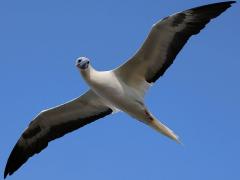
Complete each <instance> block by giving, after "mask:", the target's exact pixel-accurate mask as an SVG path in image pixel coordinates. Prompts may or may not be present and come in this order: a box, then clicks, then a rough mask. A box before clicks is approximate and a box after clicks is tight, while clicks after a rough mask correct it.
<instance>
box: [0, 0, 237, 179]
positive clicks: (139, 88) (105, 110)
mask: <svg viewBox="0 0 240 180" xmlns="http://www.w3.org/2000/svg"><path fill="white" fill-rule="evenodd" d="M235 2H236V1H225V2H217V3H213V4H207V5H203V6H199V7H195V8H191V9H188V10H185V11H182V12H178V13H175V14H173V15H170V16H168V17H165V18H163V19H161V20H160V21H158V22H157V23H155V24H154V25H153V26H152V28H151V30H150V32H149V34H148V36H147V38H146V40H145V41H144V42H143V44H142V46H141V47H140V49H139V50H138V51H137V52H136V53H135V54H134V55H133V56H132V57H131V58H130V59H129V60H128V61H126V62H125V63H123V64H122V65H120V66H119V67H117V68H116V69H113V70H108V71H97V70H96V69H94V68H93V66H92V65H91V63H90V59H89V58H87V57H79V58H77V60H76V63H75V65H76V68H77V69H78V71H79V72H80V74H81V75H82V77H83V79H84V80H85V82H86V83H87V84H88V85H89V87H90V89H89V90H88V91H87V92H86V93H84V94H82V95H81V96H80V97H78V98H76V99H73V100H71V101H69V102H66V103H64V104H61V105H59V106H56V107H53V108H50V109H46V110H43V111H41V112H40V113H39V114H38V115H37V116H36V117H35V118H34V119H33V120H32V121H31V122H30V124H29V125H28V127H27V128H26V129H25V130H24V132H23V133H22V135H21V136H20V138H19V140H18V141H17V143H16V144H15V146H14V148H13V150H12V151H11V153H10V156H9V158H8V160H7V163H6V167H5V171H4V178H6V177H7V176H8V175H12V174H13V173H14V172H15V171H17V170H18V169H19V168H20V167H21V166H22V165H23V164H24V163H25V162H26V161H27V160H28V159H29V158H30V157H31V156H33V155H35V154H38V153H40V152H41V151H42V150H43V149H44V148H46V147H47V146H48V143H49V142H50V141H52V140H55V139H57V138H60V137H62V136H64V135H65V134H67V133H70V132H72V131H74V130H77V129H79V128H81V127H83V126H85V125H87V124H90V123H92V122H94V121H96V120H98V119H101V118H104V117H105V116H107V115H110V114H113V113H117V112H125V113H127V114H128V115H129V116H131V117H133V118H134V119H137V120H138V121H140V122H142V123H144V124H146V125H147V126H149V127H151V128H153V129H155V130H156V131H158V132H160V133H162V134H163V135H165V136H167V137H169V138H170V139H172V140H174V141H176V142H178V143H180V140H179V137H178V135H177V134H176V133H174V132H173V131H172V130H171V129H170V128H169V127H167V126H166V125H165V124H163V123H162V122H160V121H159V120H158V118H157V117H155V116H154V115H153V114H152V113H151V112H150V110H149V109H148V108H147V106H146V104H145V102H144V97H145V94H146V92H147V90H148V89H149V88H150V87H151V86H152V85H153V84H154V83H155V82H156V81H157V80H158V79H159V78H160V77H161V76H163V74H164V73H165V71H166V70H167V69H168V67H169V66H170V65H171V64H172V63H173V62H174V60H175V57H176V56H177V54H178V53H179V52H180V51H181V49H182V48H183V46H184V45H185V44H186V42H187V41H188V39H189V38H190V37H191V36H193V35H196V34H198V33H199V32H200V31H201V30H202V29H203V28H204V27H205V26H206V25H207V24H208V23H209V22H210V21H211V20H212V19H214V18H216V17H217V16H219V15H220V14H221V13H223V12H224V11H225V10H227V9H228V8H229V7H231V5H232V4H233V3H235Z"/></svg>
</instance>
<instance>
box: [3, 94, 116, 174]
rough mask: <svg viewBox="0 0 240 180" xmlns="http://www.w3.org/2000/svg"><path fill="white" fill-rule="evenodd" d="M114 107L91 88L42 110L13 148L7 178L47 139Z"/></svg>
mask: <svg viewBox="0 0 240 180" xmlns="http://www.w3.org/2000/svg"><path fill="white" fill-rule="evenodd" d="M112 112H113V110H112V109H111V108H110V107H108V106H107V105H105V104H104V103H103V102H102V100H101V98H100V97H99V96H97V95H96V94H95V93H94V92H93V91H92V90H89V91H88V92H86V93H85V94H83V95H82V96H80V97H79V98H76V99H74V100H72V101H70V102H67V103H66V104H63V105H60V106H57V107H54V108H52V109H48V110H45V111H42V112H41V113H40V114H39V115H38V116H37V117H36V118H35V119H34V120H33V121H32V122H31V123H30V124H29V126H28V128H27V129H26V130H25V131H24V132H23V134H22V135H21V137H20V139H19V140H18V142H17V143H16V145H15V147H14V148H13V150H12V152H11V154H10V156H9V158H8V161H7V165H6V167H5V172H4V177H6V176H7V175H8V174H9V175H11V174H13V173H14V172H15V171H16V170H17V169H18V168H20V167H21V166H22V165H23V164H24V163H25V162H26V161H27V160H28V158H29V157H31V156H33V155H34V154H37V153H39V152H40V151H42V150H43V149H44V148H46V147H47V145H48V142H50V141H52V140H54V139H56V138H59V137H61V136H63V135H65V134H67V133H69V132H71V131H74V130H76V129H78V128H80V127H83V126H85V125H87V124H89V123H92V122H94V121H96V120H97V119H100V118H103V117H104V116H107V115H109V114H111V113H112Z"/></svg>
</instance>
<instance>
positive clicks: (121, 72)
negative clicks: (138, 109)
mask: <svg viewBox="0 0 240 180" xmlns="http://www.w3.org/2000/svg"><path fill="white" fill-rule="evenodd" d="M232 3H235V1H226V2H220V3H215V4H209V5H205V6H200V7H196V8H192V9H189V10H186V11H183V12H180V13H176V14H173V15H171V16H169V17H166V18H164V19H162V20H161V21H159V22H158V23H156V24H154V25H153V27H152V29H151V31H150V33H149V35H148V37H147V39H146V40H145V42H144V43H143V45H142V47H141V48H140V49H139V50H138V51H137V53H136V54H135V55H134V56H133V57H132V58H131V59H130V60H129V61H127V62H126V63H124V64H123V65H122V66H120V67H119V68H117V69H115V70H114V72H115V73H116V74H117V76H118V77H119V78H121V79H122V80H123V81H124V82H125V83H127V84H128V85H130V86H132V87H134V88H136V89H138V90H140V91H143V93H144V91H145V90H146V89H147V88H146V87H148V86H147V84H148V83H153V82H155V81H156V80H157V79H158V78H159V77H160V76H162V75H163V74H164V72H165V71H166V70H167V68H168V67H169V66H170V65H171V64H172V63H173V61H174V59H175V57H176V56H177V54H178V53H179V51H180V50H181V49H182V47H183V46H184V45H185V43H186V42H187V41H188V39H189V38H190V37H191V36H192V35H195V34H198V33H199V32H200V31H201V29H203V28H204V27H205V25H206V24H207V23H208V22H209V21H210V20H211V19H213V18H216V17H217V16H219V15H220V14H221V13H222V12H224V11H225V10H226V9H228V8H229V7H231V4H232Z"/></svg>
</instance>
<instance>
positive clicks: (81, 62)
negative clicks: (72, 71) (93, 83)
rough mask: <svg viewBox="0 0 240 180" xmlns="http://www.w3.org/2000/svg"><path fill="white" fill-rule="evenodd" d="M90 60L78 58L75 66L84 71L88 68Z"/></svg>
mask: <svg viewBox="0 0 240 180" xmlns="http://www.w3.org/2000/svg"><path fill="white" fill-rule="evenodd" d="M89 62H90V60H89V59H88V58H86V57H79V58H77V60H76V66H77V68H79V69H80V70H86V69H87V68H88V67H89Z"/></svg>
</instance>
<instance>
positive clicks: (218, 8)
mask: <svg viewBox="0 0 240 180" xmlns="http://www.w3.org/2000/svg"><path fill="white" fill-rule="evenodd" d="M233 3H236V1H226V2H219V3H214V4H209V5H204V6H200V7H196V8H192V9H189V10H186V11H183V12H181V13H178V14H176V15H173V16H175V17H174V18H175V19H174V21H173V22H172V26H178V25H179V24H181V23H185V18H187V16H189V13H190V14H191V16H192V21H190V22H186V23H185V28H184V29H183V30H181V31H179V32H176V33H175V35H174V37H173V39H172V41H171V43H170V45H169V46H168V49H167V55H166V60H165V62H164V64H163V65H162V67H161V68H160V69H159V70H158V71H157V72H155V73H154V74H153V75H146V81H147V82H148V83H154V82H155V81H156V80H157V79H158V78H159V77H160V76H162V75H163V74H164V73H165V71H166V70H167V69H168V67H169V66H170V65H171V64H172V63H173V61H174V59H175V58H176V56H177V55H178V53H179V52H180V51H181V49H182V48H183V46H184V45H185V44H186V42H187V41H188V39H189V38H190V37H191V36H192V35H196V34H198V33H199V32H200V31H201V30H202V29H203V28H204V27H205V25H206V24H207V23H209V22H210V20H211V19H214V18H216V17H217V16H219V15H220V14H222V13H223V12H224V11H225V10H227V9H228V8H229V7H231V4H233ZM168 18H172V17H171V16H169V17H166V18H164V19H163V21H167V20H168ZM156 28H158V27H157V25H156ZM147 74H151V73H147Z"/></svg>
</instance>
